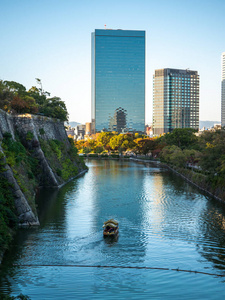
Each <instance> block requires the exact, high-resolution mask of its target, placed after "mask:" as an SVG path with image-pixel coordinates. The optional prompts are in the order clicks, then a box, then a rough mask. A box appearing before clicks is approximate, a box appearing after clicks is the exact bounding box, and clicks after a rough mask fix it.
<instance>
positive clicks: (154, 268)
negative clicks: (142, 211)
mask: <svg viewBox="0 0 225 300" xmlns="http://www.w3.org/2000/svg"><path fill="white" fill-rule="evenodd" d="M13 266H16V267H28V268H29V267H72V268H112V269H137V270H162V271H177V272H186V273H195V274H204V275H210V276H218V277H225V274H215V273H209V272H202V271H194V270H183V269H179V268H177V269H170V268H162V267H139V266H108V265H106V266H102V265H75V264H74V265H71V264H69V265H64V264H57V265H56V264H54V265H51V264H41V265H37V264H25V265H20V264H14V265H13Z"/></svg>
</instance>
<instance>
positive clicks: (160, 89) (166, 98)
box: [153, 69, 199, 136]
mask: <svg viewBox="0 0 225 300" xmlns="http://www.w3.org/2000/svg"><path fill="white" fill-rule="evenodd" d="M153 78H154V86H153V91H154V92H153V134H154V135H155V136H157V135H160V134H163V133H167V132H171V131H172V130H173V129H174V128H194V129H197V130H198V129H199V75H198V72H197V71H191V70H178V69H160V70H156V71H155V75H154V77H153Z"/></svg>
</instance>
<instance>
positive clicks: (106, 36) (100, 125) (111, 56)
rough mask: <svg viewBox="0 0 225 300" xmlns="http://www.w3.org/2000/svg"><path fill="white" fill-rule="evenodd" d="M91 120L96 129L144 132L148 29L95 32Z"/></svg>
mask: <svg viewBox="0 0 225 300" xmlns="http://www.w3.org/2000/svg"><path fill="white" fill-rule="evenodd" d="M92 123H93V125H94V128H95V132H99V131H102V130H105V131H117V132H127V131H129V132H144V127H145V31H133V30H106V29H96V30H95V32H94V33H92Z"/></svg>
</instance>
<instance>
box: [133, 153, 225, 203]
mask: <svg viewBox="0 0 225 300" xmlns="http://www.w3.org/2000/svg"><path fill="white" fill-rule="evenodd" d="M131 159H132V160H133V161H139V162H145V163H150V162H154V163H158V164H161V165H162V166H164V167H166V168H168V169H169V170H171V171H172V172H174V173H176V174H177V175H178V176H180V177H182V178H183V179H184V180H186V181H188V182H189V183H190V184H192V185H194V186H195V187H197V188H199V189H200V190H201V191H203V192H204V193H206V194H207V195H209V196H211V197H213V198H214V199H216V200H218V201H220V202H222V203H225V200H224V198H223V197H222V196H223V194H224V191H221V189H214V190H213V191H212V188H211V187H210V184H209V183H207V182H206V176H205V175H204V174H201V173H196V172H195V171H193V170H189V169H179V170H177V169H175V168H174V167H172V166H169V165H167V164H164V163H162V162H160V161H159V160H149V159H144V158H142V159H138V158H133V157H132V158H131ZM216 193H217V194H218V195H217V194H216ZM220 194H221V196H219V195H220Z"/></svg>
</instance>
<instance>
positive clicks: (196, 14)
mask: <svg viewBox="0 0 225 300" xmlns="http://www.w3.org/2000/svg"><path fill="white" fill-rule="evenodd" d="M224 12H225V0H210V1H209V0H179V1H177V0H170V1H168V0H157V1H156V0H154V1H152V0H136V1H133V0H129V1H128V0H119V1H118V0H114V1H99V0H82V1H81V0H0V79H2V80H12V81H17V82H19V83H21V84H23V85H24V86H25V87H26V88H27V89H29V88H30V87H31V86H34V85H36V81H35V78H40V79H41V80H42V83H43V87H44V89H45V90H46V91H48V92H50V93H51V96H58V97H60V98H61V99H62V100H64V101H65V102H66V105H67V108H68V111H69V114H70V121H77V122H81V123H84V122H90V121H91V32H93V31H94V30H95V29H102V28H104V25H105V24H106V25H107V28H111V29H130V30H145V31H146V122H151V121H152V76H153V74H154V70H155V69H159V68H180V69H187V68H189V69H191V70H197V71H198V72H199V75H200V120H213V121H220V118H221V116H220V114H221V109H220V106H221V53H222V52H224V51H225V16H224Z"/></svg>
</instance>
